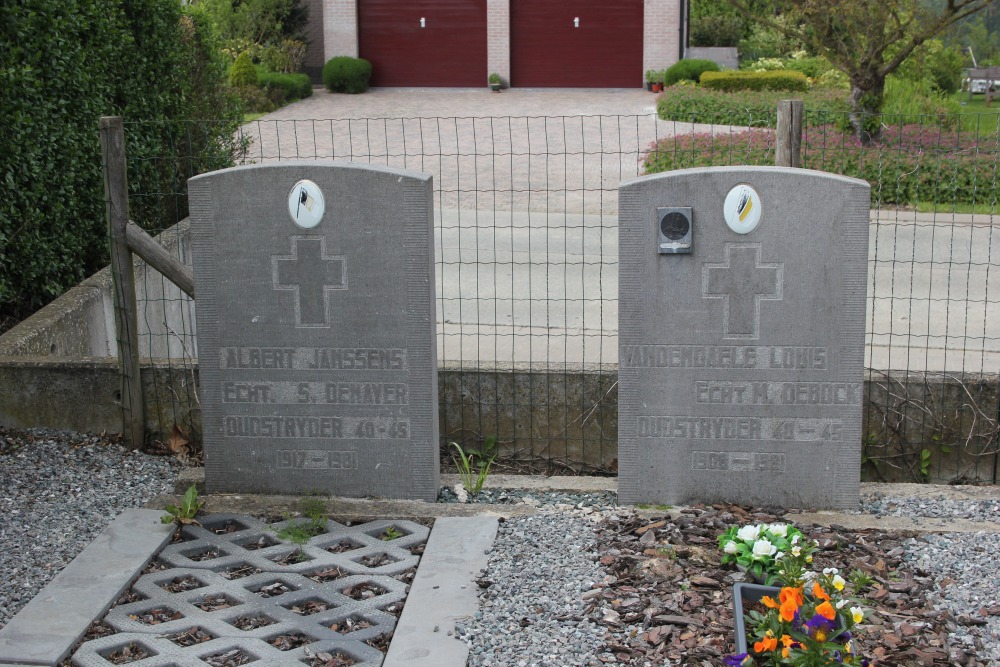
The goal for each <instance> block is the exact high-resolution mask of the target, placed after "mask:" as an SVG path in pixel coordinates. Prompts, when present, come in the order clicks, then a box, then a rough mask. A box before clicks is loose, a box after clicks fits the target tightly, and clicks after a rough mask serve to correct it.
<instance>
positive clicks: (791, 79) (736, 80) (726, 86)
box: [700, 70, 809, 92]
mask: <svg viewBox="0 0 1000 667" xmlns="http://www.w3.org/2000/svg"><path fill="white" fill-rule="evenodd" d="M700 83H701V85H702V86H704V87H705V88H709V89H711V90H721V91H725V92H733V91H737V90H786V91H799V92H804V91H806V90H809V81H808V79H806V75H805V74H803V73H802V72H794V71H792V70H771V71H767V72H743V71H739V72H706V73H705V74H703V75H702V77H701V81H700Z"/></svg>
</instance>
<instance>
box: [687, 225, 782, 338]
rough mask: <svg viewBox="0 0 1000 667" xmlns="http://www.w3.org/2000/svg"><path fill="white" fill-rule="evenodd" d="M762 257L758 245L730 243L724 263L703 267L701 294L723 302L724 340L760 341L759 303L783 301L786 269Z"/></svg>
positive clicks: (709, 264) (726, 247) (708, 264)
mask: <svg viewBox="0 0 1000 667" xmlns="http://www.w3.org/2000/svg"><path fill="white" fill-rule="evenodd" d="M760 257H761V244H759V243H727V244H726V245H725V261H724V262H722V263H721V264H711V263H705V264H704V267H703V269H702V271H703V272H702V276H703V278H702V281H703V282H702V294H703V295H704V297H705V298H706V299H722V313H723V315H722V320H723V332H724V337H725V338H746V339H757V338H760V302H761V301H764V300H768V301H781V298H782V286H783V279H784V265H783V264H781V263H780V262H779V263H774V264H762V263H761V261H760Z"/></svg>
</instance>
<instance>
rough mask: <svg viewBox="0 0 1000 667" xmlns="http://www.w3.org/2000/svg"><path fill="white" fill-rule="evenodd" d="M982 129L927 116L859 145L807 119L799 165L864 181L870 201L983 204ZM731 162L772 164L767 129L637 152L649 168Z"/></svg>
mask: <svg viewBox="0 0 1000 667" xmlns="http://www.w3.org/2000/svg"><path fill="white" fill-rule="evenodd" d="M911 120H919V117H913V118H911ZM984 134H985V135H986V136H983V137H982V138H981V139H977V137H976V135H975V134H973V133H969V132H963V131H959V130H949V129H948V127H947V126H945V125H942V124H941V123H939V122H932V123H928V122H926V119H925V122H924V124H919V123H916V122H911V123H910V124H904V125H896V126H888V127H885V128H884V129H883V134H882V137H881V140H880V141H879V142H877V143H874V144H870V145H862V144H861V142H860V141H858V139H857V138H855V137H854V136H853V135H851V134H847V133H844V132H842V131H841V130H840V129H838V128H837V127H836V126H835V125H833V124H829V125H819V126H813V127H810V128H807V130H806V132H805V136H804V137H803V139H802V166H803V167H805V168H807V169H818V170H821V171H827V172H832V173H835V174H842V175H844V176H853V177H855V178H862V179H864V180H866V181H868V182H869V183H870V184H871V186H872V205H873V206H875V205H880V206H886V205H890V206H891V205H898V206H912V205H914V204H916V203H918V202H922V201H923V202H931V201H936V202H947V203H948V204H952V203H959V204H973V203H980V204H981V203H989V202H990V201H991V200H992V183H993V180H994V175H993V172H994V165H993V159H992V158H990V157H985V156H984V155H983V154H982V153H983V152H985V153H987V154H990V155H991V154H992V152H993V150H994V149H993V143H994V140H995V137H994V136H993V135H992V133H989V132H987V133H984ZM734 164H738V165H748V166H762V165H773V164H774V133H773V131H772V130H770V129H756V128H755V129H750V130H741V131H735V132H726V131H718V132H713V133H704V134H701V133H700V134H688V135H681V136H677V137H670V138H666V139H661V140H660V141H659V142H658V143H656V144H654V145H653V146H651V147H650V150H649V151H648V152H647V153H646V155H645V156H644V158H643V166H644V168H645V173H647V174H654V173H659V172H663V171H673V170H676V169H688V168H695V167H713V166H726V165H734Z"/></svg>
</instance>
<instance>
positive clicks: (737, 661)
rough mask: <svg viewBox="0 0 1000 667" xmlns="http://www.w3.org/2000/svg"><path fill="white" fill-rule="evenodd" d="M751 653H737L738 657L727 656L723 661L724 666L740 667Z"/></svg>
mask: <svg viewBox="0 0 1000 667" xmlns="http://www.w3.org/2000/svg"><path fill="white" fill-rule="evenodd" d="M749 655H750V654H749V653H737V654H736V655H727V656H726V657H725V658H723V659H722V662H723V664H726V665H729V666H730V667H740V665H742V664H743V661H744V660H746V659H747V657H749Z"/></svg>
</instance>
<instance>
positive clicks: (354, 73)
mask: <svg viewBox="0 0 1000 667" xmlns="http://www.w3.org/2000/svg"><path fill="white" fill-rule="evenodd" d="M371 78H372V64H371V63H370V62H368V61H367V60H365V59H364V58H351V57H349V56H338V57H336V58H331V59H330V60H328V61H327V63H326V65H324V66H323V84H324V85H326V89H327V90H329V91H330V92H331V93H352V94H353V93H363V92H365V91H366V90H368V82H369V81H371Z"/></svg>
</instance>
